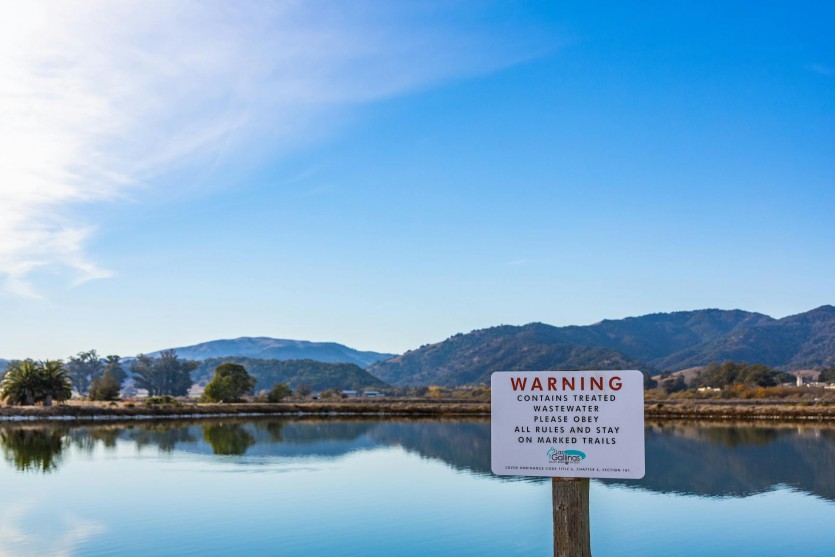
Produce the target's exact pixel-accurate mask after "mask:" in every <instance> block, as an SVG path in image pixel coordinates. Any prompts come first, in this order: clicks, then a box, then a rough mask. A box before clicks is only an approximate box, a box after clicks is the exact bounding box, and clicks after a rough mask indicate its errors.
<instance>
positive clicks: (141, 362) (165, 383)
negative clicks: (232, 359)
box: [130, 350, 198, 396]
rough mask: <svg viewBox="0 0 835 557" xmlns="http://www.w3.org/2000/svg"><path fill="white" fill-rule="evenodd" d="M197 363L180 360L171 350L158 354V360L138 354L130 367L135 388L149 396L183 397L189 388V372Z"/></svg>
mask: <svg viewBox="0 0 835 557" xmlns="http://www.w3.org/2000/svg"><path fill="white" fill-rule="evenodd" d="M197 365H198V362H193V361H189V360H181V359H180V358H179V357H178V356H177V354H176V353H175V352H174V351H173V350H164V351H162V352H160V355H159V358H152V357H150V356H146V355H144V354H140V355H139V356H138V357H137V358H136V360H135V361H134V362H133V364H132V365H131V368H130V371H131V373H132V374H133V381H134V384H135V385H136V387H137V388H139V389H146V390H147V391H148V395H149V396H163V395H171V396H184V395H186V394H188V390H189V388H191V385H192V381H191V371H192V370H193V369H195V368H196V367H197Z"/></svg>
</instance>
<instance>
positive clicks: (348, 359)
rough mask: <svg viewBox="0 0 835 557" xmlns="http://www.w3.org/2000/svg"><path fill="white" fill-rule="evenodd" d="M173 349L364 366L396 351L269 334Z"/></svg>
mask: <svg viewBox="0 0 835 557" xmlns="http://www.w3.org/2000/svg"><path fill="white" fill-rule="evenodd" d="M173 350H174V351H175V352H176V353H177V355H178V356H179V357H180V358H183V359H186V360H207V359H210V358H223V357H226V356H239V357H246V358H258V359H262V360H316V361H317V362H325V363H349V364H355V365H358V366H359V367H362V368H366V367H368V366H370V365H371V364H373V363H374V362H378V361H380V360H386V359H388V358H391V357H393V356H394V354H384V353H380V352H367V351H360V350H354V349H353V348H348V347H347V346H345V345H343V344H337V343H335V342H310V341H307V340H288V339H280V338H268V337H240V338H236V339H224V340H212V341H209V342H203V343H200V344H194V345H192V346H182V347H179V348H174V349H173ZM158 355H159V352H153V353H151V354H149V356H158Z"/></svg>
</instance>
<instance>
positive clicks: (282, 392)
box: [267, 383, 293, 402]
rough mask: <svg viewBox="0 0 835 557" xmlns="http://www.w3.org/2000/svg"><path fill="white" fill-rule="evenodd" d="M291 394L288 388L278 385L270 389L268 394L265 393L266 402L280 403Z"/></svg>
mask: <svg viewBox="0 0 835 557" xmlns="http://www.w3.org/2000/svg"><path fill="white" fill-rule="evenodd" d="M292 394H293V391H291V390H290V387H288V386H287V385H285V384H284V383H278V384H277V385H276V386H275V387H273V388H272V389H270V392H269V393H267V400H268V401H270V402H281V401H282V400H284V399H285V398H287V397H288V396H290V395H292Z"/></svg>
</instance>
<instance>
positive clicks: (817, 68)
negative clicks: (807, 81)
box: [806, 64, 835, 77]
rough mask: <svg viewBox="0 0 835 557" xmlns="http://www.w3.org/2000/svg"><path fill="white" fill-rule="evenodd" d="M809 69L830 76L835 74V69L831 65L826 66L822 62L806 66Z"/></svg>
mask: <svg viewBox="0 0 835 557" xmlns="http://www.w3.org/2000/svg"><path fill="white" fill-rule="evenodd" d="M806 67H807V68H808V69H809V70H811V71H813V72H815V73H816V74H820V75H825V76H826V77H830V76H832V75H835V71H833V69H832V68H830V67H829V66H824V65H822V64H809V65H808V66H806Z"/></svg>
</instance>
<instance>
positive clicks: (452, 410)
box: [0, 399, 835, 424]
mask: <svg viewBox="0 0 835 557" xmlns="http://www.w3.org/2000/svg"><path fill="white" fill-rule="evenodd" d="M291 416H319V417H342V416H346V417H347V416H355V417H356V416H365V417H368V416H374V417H390V416H391V417H416V418H444V417H453V418H466V417H482V418H483V417H489V416H490V403H489V402H485V401H461V400H443V399H442V400H430V401H427V400H422V399H400V400H392V399H389V400H379V399H377V400H351V401H344V400H343V401H336V402H330V401H298V402H281V403H246V402H245V403H237V404H217V403H196V402H180V403H177V404H160V405H151V404H144V403H132V402H129V403H125V402H119V403H114V404H111V403H92V402H86V401H73V402H70V403H68V404H61V405H55V406H48V407H43V406H3V407H0V424H2V423H4V422H5V423H13V422H33V421H49V422H57V421H60V422H84V421H91V422H99V421H101V422H110V421H117V420H131V421H132V420H140V421H149V420H167V419H212V418H213V419H217V418H224V417H230V418H232V417H234V418H260V417H291ZM644 419H645V420H647V421H649V420H656V421H657V420H660V421H680V420H699V421H719V422H728V421H757V422H761V421H765V422H768V421H774V422H777V421H780V422H787V421H790V422H824V423H827V422H835V405H825V404H821V405H802V404H797V403H791V402H780V401H757V402H754V403H752V402H751V401H747V400H739V401H732V400H730V401H729V400H722V401H705V400H700V401H688V400H676V401H666V400H665V401H662V400H658V401H656V400H647V401H646V402H645V404H644Z"/></svg>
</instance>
